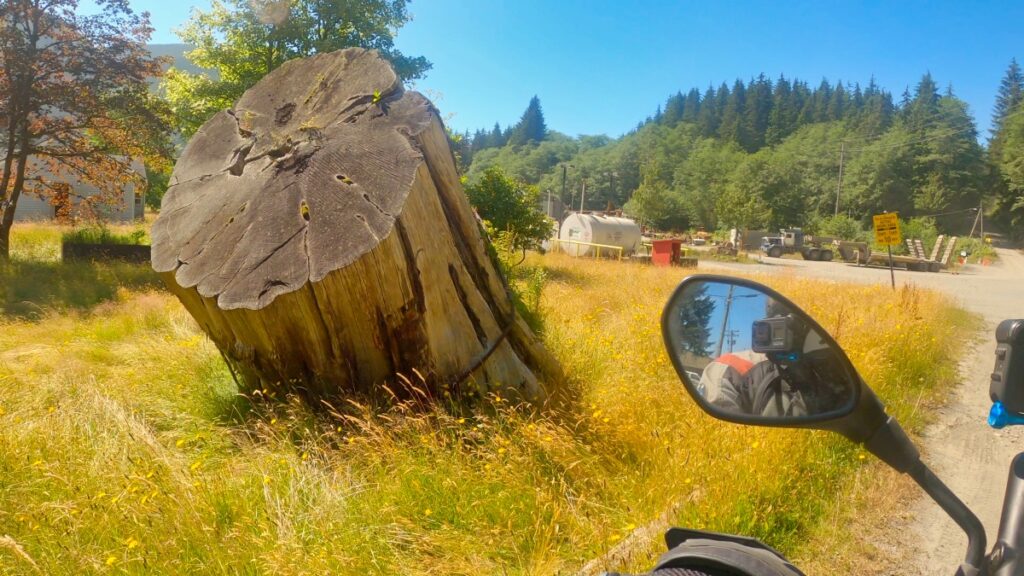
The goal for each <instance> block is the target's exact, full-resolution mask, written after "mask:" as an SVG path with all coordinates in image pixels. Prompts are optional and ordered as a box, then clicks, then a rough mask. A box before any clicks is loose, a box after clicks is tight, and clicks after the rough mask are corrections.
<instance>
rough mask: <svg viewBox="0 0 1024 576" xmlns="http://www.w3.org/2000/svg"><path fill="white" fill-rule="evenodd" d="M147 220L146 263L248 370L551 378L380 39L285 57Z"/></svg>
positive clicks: (321, 375)
mask: <svg viewBox="0 0 1024 576" xmlns="http://www.w3.org/2000/svg"><path fill="white" fill-rule="evenodd" d="M152 236H153V256H152V262H153V267H154V269H156V271H157V272H159V273H161V276H162V278H163V279H164V280H165V282H166V283H167V285H168V286H169V287H170V289H171V291H172V292H174V293H175V294H176V295H177V296H178V298H179V299H180V300H181V301H182V303H183V304H184V305H185V307H186V308H187V309H188V310H189V312H190V313H191V314H192V315H193V316H194V317H195V318H196V320H197V322H198V323H199V324H200V326H202V327H203V329H204V330H205V331H206V332H207V334H209V335H210V337H211V339H212V340H213V341H214V342H215V343H216V344H217V345H218V347H219V348H220V349H221V351H222V352H223V353H224V355H225V357H226V358H228V360H229V362H230V363H231V364H232V365H233V366H235V367H236V369H237V370H238V371H239V373H240V374H241V375H242V377H243V378H244V379H245V381H246V383H247V385H249V386H259V387H273V386H284V387H287V388H289V389H292V390H299V391H302V392H304V393H307V394H311V395H315V396H337V395H339V394H347V393H369V394H375V393H378V391H379V390H380V386H383V385H393V384H396V383H400V382H402V381H403V379H401V378H397V379H396V375H397V374H403V375H405V376H407V377H412V376H413V375H415V374H420V375H422V376H423V378H424V380H425V382H423V383H422V385H424V386H425V387H426V388H427V389H428V390H427V391H428V392H429V393H433V394H444V393H446V392H451V391H453V390H455V389H461V390H462V391H466V390H467V387H468V390H472V391H475V392H479V393H488V392H492V391H501V392H503V393H505V394H516V395H519V396H520V397H522V398H524V399H528V400H531V401H543V400H544V399H545V398H547V397H548V396H549V393H550V392H551V391H552V387H554V386H557V383H558V382H560V380H561V372H560V369H559V367H558V364H557V362H555V360H554V359H553V358H552V357H551V356H550V355H549V354H548V353H547V352H546V351H545V350H544V348H543V346H542V345H541V344H540V342H539V340H538V339H537V338H536V337H535V335H534V334H533V333H532V332H531V331H530V330H529V328H528V327H527V326H526V324H525V322H523V320H522V319H521V318H520V317H518V316H517V315H516V313H515V308H514V306H513V304H512V302H511V299H510V297H509V295H508V292H507V287H506V284H505V281H504V279H503V278H502V277H501V275H500V273H499V272H498V270H497V269H496V267H495V266H494V263H493V262H492V260H491V258H490V256H489V254H488V251H487V245H486V239H485V238H484V237H483V235H482V234H481V231H480V226H479V223H478V222H477V220H476V218H475V216H474V214H473V211H472V208H471V207H470V205H469V202H468V200H467V199H466V196H465V194H464V193H463V191H462V187H461V184H460V182H459V177H458V173H457V170H456V168H455V163H454V158H453V156H452V153H451V149H450V147H449V144H448V139H447V136H446V133H445V130H444V127H443V125H442V123H441V121H440V119H439V118H438V114H437V111H436V110H435V109H434V108H433V106H432V105H431V104H430V102H429V101H427V100H426V99H425V98H424V97H423V96H421V95H420V94H417V93H415V92H405V91H403V89H402V87H401V85H400V83H399V81H398V78H397V76H396V75H395V73H394V71H393V70H392V69H391V67H390V66H389V65H388V64H387V62H386V61H384V60H383V59H382V58H380V56H379V55H377V53H376V52H373V51H366V50H361V49H348V50H343V51H339V52H334V53H330V54H322V55H318V56H314V57H312V58H308V59H304V60H296V61H292V62H288V63H287V64H285V65H284V66H282V67H281V68H279V69H278V70H276V71H274V72H272V73H271V74H269V75H268V76H267V77H266V78H264V79H263V80H262V81H261V82H259V83H258V84H257V85H256V86H254V87H253V88H251V89H250V90H249V91H247V92H246V93H245V95H244V96H242V98H241V99H240V100H239V101H238V103H237V105H236V106H235V108H234V109H233V110H229V111H225V112H221V113H220V114H218V115H216V116H215V117H214V118H212V119H211V120H210V121H209V122H207V123H206V124H205V125H204V126H203V127H202V128H201V129H200V130H199V132H197V133H196V135H195V136H194V137H193V138H192V140H191V141H190V142H189V143H188V145H187V146H186V148H185V150H184V151H183V153H182V155H181V158H180V159H179V160H178V163H177V165H176V166H175V169H174V173H173V175H172V177H171V186H170V188H169V189H168V191H167V194H166V195H165V196H164V200H163V206H162V209H161V213H160V216H159V217H158V219H157V221H156V223H155V224H154V226H153V233H152ZM535 373H536V374H535ZM537 375H541V378H540V379H538V378H537ZM412 380H414V381H416V380H418V378H412ZM391 389H392V390H395V387H394V386H392V387H391ZM398 391H399V392H400V390H398Z"/></svg>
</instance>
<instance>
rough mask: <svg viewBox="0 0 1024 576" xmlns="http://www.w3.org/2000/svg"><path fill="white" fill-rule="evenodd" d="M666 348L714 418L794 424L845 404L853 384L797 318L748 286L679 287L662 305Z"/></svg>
mask: <svg viewBox="0 0 1024 576" xmlns="http://www.w3.org/2000/svg"><path fill="white" fill-rule="evenodd" d="M669 306H670V309H669V310H668V311H667V313H668V316H667V317H666V320H667V326H666V328H667V330H668V342H666V345H668V346H669V352H670V353H671V354H673V355H675V356H676V360H677V365H678V366H681V367H682V374H680V376H682V377H683V379H684V381H685V382H686V384H687V386H689V387H690V388H691V390H695V391H696V392H697V394H698V395H700V396H701V397H702V398H703V399H704V400H705V401H706V402H707V405H706V406H704V408H705V409H706V410H709V411H711V412H712V413H716V414H718V415H727V416H728V415H732V416H746V417H749V416H755V417H763V418H764V419H766V420H778V421H795V420H800V419H801V418H806V417H810V416H821V415H824V414H829V413H838V412H841V411H844V410H846V409H849V408H850V407H851V406H852V403H853V401H854V399H855V397H856V392H855V390H856V383H855V382H854V381H853V380H852V377H851V375H850V374H849V373H848V371H847V370H845V369H844V368H843V363H842V361H841V360H840V357H841V356H840V354H839V353H838V350H835V349H834V348H833V347H832V346H831V345H830V344H829V343H828V340H826V339H825V338H823V337H822V335H821V334H819V333H818V332H817V331H816V330H815V329H813V328H811V327H810V326H808V325H807V324H806V323H805V322H804V321H803V320H802V315H801V314H799V313H795V311H794V310H791V309H790V308H789V307H788V306H787V305H785V304H783V303H781V302H778V301H776V300H775V299H773V298H771V297H770V296H768V295H766V294H764V293H763V292H760V291H758V290H756V289H754V288H750V287H746V286H740V285H735V284H727V283H724V282H709V281H698V282H693V283H691V284H689V285H687V286H686V287H685V288H684V290H683V292H682V293H680V294H679V295H677V297H676V298H674V299H673V301H672V302H670V304H669Z"/></svg>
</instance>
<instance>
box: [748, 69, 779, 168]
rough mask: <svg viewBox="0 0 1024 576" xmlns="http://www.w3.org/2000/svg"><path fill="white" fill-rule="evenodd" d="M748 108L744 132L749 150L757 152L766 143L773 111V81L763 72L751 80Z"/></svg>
mask: <svg viewBox="0 0 1024 576" xmlns="http://www.w3.org/2000/svg"><path fill="white" fill-rule="evenodd" d="M746 98H747V101H746V110H745V111H744V113H743V134H744V137H745V138H746V142H747V146H744V148H746V149H747V151H749V152H756V151H757V150H760V149H761V148H762V147H763V146H764V145H765V140H766V134H767V132H768V123H769V120H770V117H771V113H772V82H771V80H769V79H768V78H766V77H765V75H764V74H761V75H760V76H758V77H757V78H756V79H754V80H752V81H751V82H750V88H749V89H748V90H747V95H746Z"/></svg>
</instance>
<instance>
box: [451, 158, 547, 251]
mask: <svg viewBox="0 0 1024 576" xmlns="http://www.w3.org/2000/svg"><path fill="white" fill-rule="evenodd" d="M466 196H468V197H469V202H470V203H471V204H472V205H473V207H474V208H476V211H477V214H479V215H480V218H482V219H483V220H484V222H485V228H486V229H487V231H488V234H490V236H491V239H492V240H494V239H496V237H497V234H498V233H507V234H508V235H509V236H508V240H509V242H510V246H509V248H510V250H526V249H531V248H539V247H540V243H541V242H543V241H544V240H547V239H548V238H549V237H551V235H552V228H551V221H550V220H549V219H548V217H547V216H546V215H544V213H543V212H541V211H540V209H539V208H538V201H539V198H540V193H539V192H538V191H537V188H536V187H534V186H530V185H528V184H524V183H522V182H519V181H517V180H515V179H513V178H510V177H509V176H508V175H506V174H505V172H504V171H502V169H501V168H496V167H495V168H488V169H487V170H486V171H485V172H484V175H483V177H481V178H480V180H479V181H478V182H476V183H474V184H470V185H468V186H466Z"/></svg>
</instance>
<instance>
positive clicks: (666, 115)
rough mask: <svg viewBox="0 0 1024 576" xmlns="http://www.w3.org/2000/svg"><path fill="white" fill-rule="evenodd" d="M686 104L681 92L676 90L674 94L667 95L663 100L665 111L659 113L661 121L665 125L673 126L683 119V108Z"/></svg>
mask: <svg viewBox="0 0 1024 576" xmlns="http://www.w3.org/2000/svg"><path fill="white" fill-rule="evenodd" d="M685 106H686V101H685V99H684V98H683V93H682V92H676V93H675V95H674V96H669V98H668V100H667V101H666V102H665V112H663V113H662V115H661V123H662V124H664V125H665V126H675V125H676V124H678V123H679V122H680V121H681V120H682V119H683V110H684V108H685Z"/></svg>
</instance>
